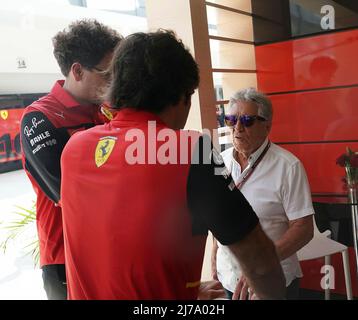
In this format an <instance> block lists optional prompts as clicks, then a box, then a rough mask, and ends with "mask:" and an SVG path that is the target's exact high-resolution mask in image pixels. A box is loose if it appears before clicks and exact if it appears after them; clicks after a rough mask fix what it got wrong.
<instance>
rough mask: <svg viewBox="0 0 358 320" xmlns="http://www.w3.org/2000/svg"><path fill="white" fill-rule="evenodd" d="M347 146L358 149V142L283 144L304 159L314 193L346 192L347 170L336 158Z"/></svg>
mask: <svg viewBox="0 0 358 320" xmlns="http://www.w3.org/2000/svg"><path fill="white" fill-rule="evenodd" d="M346 146H349V147H350V148H352V149H353V150H358V142H355V143H322V144H321V143H320V144H316V143H314V144H292V145H291V144H288V145H282V147H283V148H285V149H287V150H289V151H290V152H292V153H293V154H294V155H296V156H297V157H298V158H299V159H300V160H301V161H302V163H303V165H304V167H305V169H306V172H307V176H308V180H309V183H310V187H311V191H312V192H313V193H343V192H345V191H344V189H343V183H342V181H341V179H342V177H344V175H345V171H344V168H342V167H340V166H338V165H337V164H336V159H337V158H338V157H339V156H340V155H341V154H342V153H344V152H345V149H346Z"/></svg>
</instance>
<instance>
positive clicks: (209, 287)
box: [198, 280, 226, 300]
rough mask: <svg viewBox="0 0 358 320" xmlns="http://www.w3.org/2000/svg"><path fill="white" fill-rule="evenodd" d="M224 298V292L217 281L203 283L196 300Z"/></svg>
mask: <svg viewBox="0 0 358 320" xmlns="http://www.w3.org/2000/svg"><path fill="white" fill-rule="evenodd" d="M218 298H226V294H225V290H224V288H223V286H222V285H221V283H220V282H219V281H217V280H211V281H205V282H202V283H201V284H200V288H199V295H198V300H214V299H218Z"/></svg>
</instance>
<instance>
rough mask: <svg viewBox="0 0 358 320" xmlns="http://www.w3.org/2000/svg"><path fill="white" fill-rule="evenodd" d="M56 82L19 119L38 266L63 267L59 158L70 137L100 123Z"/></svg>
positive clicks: (91, 110)
mask: <svg viewBox="0 0 358 320" xmlns="http://www.w3.org/2000/svg"><path fill="white" fill-rule="evenodd" d="M63 84H64V81H58V82H56V84H55V85H54V87H53V88H52V90H51V92H50V93H49V94H48V95H46V96H44V97H42V98H40V99H39V100H37V101H35V102H34V103H32V104H31V105H30V106H28V107H27V108H26V109H25V111H24V114H23V117H22V120H21V146H22V152H23V166H24V169H25V170H26V173H27V175H28V177H29V178H30V181H31V183H32V185H33V187H34V189H35V192H36V194H37V201H36V210H37V216H36V218H37V230H38V236H39V241H40V265H41V266H43V265H49V264H64V263H65V257H64V245H63V231H62V217H61V208H60V207H58V206H56V205H55V203H57V202H58V201H59V195H60V184H61V182H60V178H61V171H60V157H61V153H62V150H63V148H64V146H65V144H66V143H67V141H68V139H69V138H70V136H71V135H72V134H73V133H74V132H77V131H81V130H84V129H88V128H90V127H93V126H94V125H95V124H101V123H103V122H104V118H103V117H102V115H101V114H100V113H99V112H98V111H99V108H98V106H84V105H80V104H79V103H78V102H77V101H76V100H74V98H73V97H72V96H71V95H70V94H69V93H67V92H66V91H65V90H64V89H63V87H62V86H63Z"/></svg>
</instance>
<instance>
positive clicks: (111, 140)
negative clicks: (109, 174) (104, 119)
mask: <svg viewBox="0 0 358 320" xmlns="http://www.w3.org/2000/svg"><path fill="white" fill-rule="evenodd" d="M116 140H117V138H116V137H103V138H100V139H99V141H98V143H97V147H96V152H95V156H94V160H95V162H96V166H97V167H100V166H102V165H104V164H105V163H106V161H107V160H108V158H109V156H110V155H111V153H112V150H113V148H114V145H115V144H116Z"/></svg>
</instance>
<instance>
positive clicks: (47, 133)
mask: <svg viewBox="0 0 358 320" xmlns="http://www.w3.org/2000/svg"><path fill="white" fill-rule="evenodd" d="M67 140H68V138H67V137H66V136H64V135H61V134H60V132H59V129H57V128H55V126H54V125H53V124H52V123H51V122H50V121H49V119H48V118H47V117H46V116H45V115H44V114H43V113H42V112H38V111H35V112H29V113H27V114H25V115H24V117H23V119H22V121H21V147H22V152H23V154H24V158H25V168H26V170H27V171H28V172H29V173H30V174H31V176H32V177H33V178H34V179H35V181H36V182H37V184H38V185H39V187H40V188H41V190H42V191H43V192H44V193H45V194H46V195H47V197H48V198H50V199H51V200H52V201H54V202H55V203H57V202H58V201H59V199H60V185H61V170H60V157H61V152H62V150H63V148H64V145H65V144H66V142H67Z"/></svg>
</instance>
